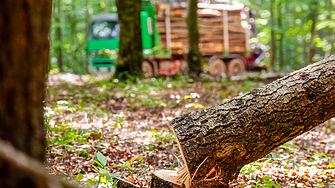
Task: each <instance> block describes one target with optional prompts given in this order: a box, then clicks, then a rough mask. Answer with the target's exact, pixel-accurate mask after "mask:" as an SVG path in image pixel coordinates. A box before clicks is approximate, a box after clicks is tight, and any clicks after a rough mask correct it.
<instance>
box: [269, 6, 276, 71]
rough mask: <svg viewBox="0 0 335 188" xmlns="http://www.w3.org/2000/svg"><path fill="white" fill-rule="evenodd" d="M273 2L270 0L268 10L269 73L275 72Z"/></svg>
mask: <svg viewBox="0 0 335 188" xmlns="http://www.w3.org/2000/svg"><path fill="white" fill-rule="evenodd" d="M274 2H275V1H274V0H271V5H270V6H271V8H270V13H271V17H270V22H271V57H270V70H271V72H275V60H276V35H275V30H274V26H275V23H274V11H273V6H274Z"/></svg>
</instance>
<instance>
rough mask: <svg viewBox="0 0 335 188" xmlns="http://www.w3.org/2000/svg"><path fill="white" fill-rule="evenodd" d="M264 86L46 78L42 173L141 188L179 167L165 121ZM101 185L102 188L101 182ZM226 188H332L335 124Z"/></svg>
mask: <svg viewBox="0 0 335 188" xmlns="http://www.w3.org/2000/svg"><path fill="white" fill-rule="evenodd" d="M262 85H264V83H263V82H260V81H258V82H253V81H247V80H245V81H227V80H224V79H222V80H217V81H212V80H211V79H210V78H207V79H206V78H203V79H202V80H201V81H197V82H196V81H194V80H192V79H190V78H187V77H176V78H174V79H172V78H169V77H165V78H159V79H155V78H152V79H147V80H144V81H136V84H134V83H131V82H129V83H123V82H119V81H118V80H112V81H111V82H110V81H109V80H108V79H106V77H103V76H101V77H91V76H77V75H71V74H57V75H51V76H49V81H48V89H47V97H46V101H45V104H46V107H45V121H46V125H47V126H46V131H47V141H48V148H47V155H46V163H45V166H46V169H47V170H48V172H49V173H51V174H56V175H58V176H61V177H63V178H65V179H69V180H71V181H72V182H76V183H79V184H81V185H86V186H87V187H97V186H98V185H97V184H100V187H102V186H105V187H107V185H108V186H109V187H113V183H115V178H116V177H120V178H123V179H126V180H127V181H129V182H132V183H134V184H137V185H140V186H142V187H148V186H149V184H150V178H151V172H153V171H154V170H160V169H169V170H176V169H178V167H180V166H181V165H182V163H183V162H182V159H181V155H180V152H179V149H178V146H177V144H176V142H175V138H174V135H173V133H172V129H171V123H170V121H171V120H172V119H173V118H174V117H178V116H180V115H181V114H183V113H187V112H193V111H197V110H203V109H205V108H208V107H211V106H215V105H218V104H221V103H222V102H224V101H226V100H228V99H230V98H233V97H235V96H238V95H241V94H243V93H245V92H248V91H250V90H252V89H253V88H257V87H261V86H262ZM107 182H108V183H107ZM230 187H327V188H329V187H333V188H335V119H332V120H329V121H327V122H325V123H323V124H321V125H319V126H318V127H316V128H314V129H312V130H311V131H309V132H307V133H305V134H303V135H301V136H299V137H297V138H295V139H294V140H292V141H290V142H287V143H285V144H284V145H282V146H280V147H279V148H277V149H276V150H274V151H273V152H272V153H271V154H268V155H267V156H266V157H264V158H263V159H259V160H258V161H256V162H253V163H250V164H249V165H246V166H245V167H244V168H242V170H241V172H240V175H239V176H238V179H237V180H236V181H234V182H231V183H230Z"/></svg>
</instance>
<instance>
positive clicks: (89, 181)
mask: <svg viewBox="0 0 335 188" xmlns="http://www.w3.org/2000/svg"><path fill="white" fill-rule="evenodd" d="M87 182H88V183H89V184H91V185H95V183H96V181H93V180H92V179H88V180H87Z"/></svg>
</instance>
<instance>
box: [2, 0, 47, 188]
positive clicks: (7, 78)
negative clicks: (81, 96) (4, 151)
mask: <svg viewBox="0 0 335 188" xmlns="http://www.w3.org/2000/svg"><path fill="white" fill-rule="evenodd" d="M51 10H52V1H38V0H30V1H25V0H11V1H0V28H1V29H0V90H1V92H0V125H1V126H0V139H2V140H4V141H8V142H10V143H11V144H12V145H13V146H14V147H15V148H17V149H19V150H21V151H23V152H24V153H26V154H27V155H28V156H31V157H33V158H35V159H37V160H39V161H41V162H43V161H44V157H45V134H44V122H43V121H44V120H43V100H44V95H45V78H46V73H47V70H48V61H49V39H48V35H49V29H50V20H51ZM37 181H38V180H33V179H31V178H29V177H27V176H25V174H24V173H22V172H20V171H18V170H17V169H15V168H12V166H11V164H9V163H8V162H6V161H4V160H2V159H0V187H6V188H11V187H13V188H17V187H38V186H37V184H36V182H37Z"/></svg>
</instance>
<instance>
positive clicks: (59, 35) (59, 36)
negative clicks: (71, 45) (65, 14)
mask: <svg viewBox="0 0 335 188" xmlns="http://www.w3.org/2000/svg"><path fill="white" fill-rule="evenodd" d="M57 3H58V6H57V10H58V11H57V16H56V23H57V29H56V40H57V42H58V45H59V46H58V47H57V51H58V58H57V62H58V68H59V71H60V72H63V55H62V32H61V26H60V23H61V22H60V18H61V9H62V4H61V3H62V1H61V0H58V1H57Z"/></svg>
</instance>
